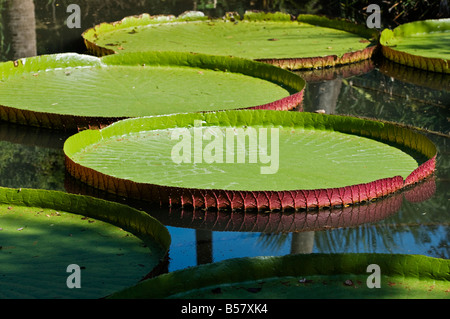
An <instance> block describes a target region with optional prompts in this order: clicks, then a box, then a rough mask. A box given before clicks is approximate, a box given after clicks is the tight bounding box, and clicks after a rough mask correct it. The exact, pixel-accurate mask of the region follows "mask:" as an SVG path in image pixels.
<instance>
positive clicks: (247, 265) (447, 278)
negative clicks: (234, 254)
mask: <svg viewBox="0 0 450 319" xmlns="http://www.w3.org/2000/svg"><path fill="white" fill-rule="evenodd" d="M370 265H372V266H370ZM369 266H370V268H368V267H369ZM378 275H379V277H378ZM449 294H450V260H448V259H440V258H432V257H427V256H421V255H400V254H399V255H396V254H394V255H393V254H310V255H303V254H300V255H287V256H281V257H246V258H236V259H229V260H225V261H222V262H217V263H213V264H207V265H200V266H197V267H192V268H188V269H184V270H178V271H174V272H171V273H168V274H163V275H160V276H158V277H156V278H152V279H149V280H145V281H143V282H141V283H139V284H137V285H135V286H134V287H129V288H127V289H124V290H122V291H120V292H117V293H115V294H113V295H111V296H108V298H111V299H115V298H176V299H195V298H203V299H221V298H225V299H235V298H239V299H254V298H257V299H309V298H313V299H329V298H332V299H347V298H352V299H355V298H356V299H367V298H377V299H379V298H395V299H400V298H419V299H437V298H442V299H447V298H449Z"/></svg>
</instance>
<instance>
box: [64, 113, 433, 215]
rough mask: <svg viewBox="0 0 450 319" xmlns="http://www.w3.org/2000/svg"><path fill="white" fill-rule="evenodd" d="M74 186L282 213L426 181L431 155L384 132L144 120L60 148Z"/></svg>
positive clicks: (288, 118) (416, 140) (321, 118)
mask: <svg viewBox="0 0 450 319" xmlns="http://www.w3.org/2000/svg"><path fill="white" fill-rule="evenodd" d="M64 152H65V156H66V167H67V170H68V172H69V173H70V174H71V175H72V176H74V177H75V178H76V179H80V180H81V181H83V182H85V183H87V184H89V185H91V186H94V187H95V188H99V189H101V190H106V191H109V192H112V193H115V194H118V195H120V196H126V197H129V198H136V199H144V200H148V201H150V202H153V203H158V204H159V203H162V204H170V205H172V206H173V205H181V206H183V207H190V206H192V207H194V208H198V207H200V208H218V209H229V208H231V209H258V210H286V209H301V208H315V207H324V206H326V207H331V206H336V205H346V204H352V203H358V202H362V201H367V200H371V199H374V198H378V197H382V196H385V195H387V194H390V193H392V192H395V191H397V190H400V189H402V188H403V187H404V186H407V185H411V184H413V183H415V182H417V181H419V180H421V179H423V178H425V177H427V176H429V175H430V174H431V173H432V172H433V171H434V167H435V158H436V148H435V146H434V145H433V143H432V142H431V141H430V140H428V139H427V138H426V137H425V136H423V135H421V134H419V133H417V132H415V131H412V130H408V129H406V128H403V127H401V126H398V125H395V124H392V123H383V122H377V121H371V120H366V119H358V118H353V117H346V116H336V115H324V114H314V113H304V112H279V111H265V110H238V111H236V110H235V111H223V112H208V113H191V114H175V115H168V116H159V117H144V118H137V119H129V120H123V121H120V122H116V123H114V124H112V125H111V126H108V127H106V128H104V129H102V130H86V131H83V132H80V133H77V134H75V135H73V136H71V137H70V138H69V139H67V140H66V142H65V144H64Z"/></svg>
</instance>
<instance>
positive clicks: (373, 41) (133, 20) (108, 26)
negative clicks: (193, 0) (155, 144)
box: [82, 11, 379, 70]
mask: <svg viewBox="0 0 450 319" xmlns="http://www.w3.org/2000/svg"><path fill="white" fill-rule="evenodd" d="M194 13H196V12H194ZM200 13H201V12H200ZM208 19H209V18H208V17H206V16H204V15H203V13H201V14H200V15H197V14H192V15H189V12H185V13H183V14H182V15H180V16H178V17H175V16H174V15H155V16H152V15H150V14H148V13H143V14H141V15H135V16H129V17H125V18H123V19H122V20H120V21H115V22H112V23H106V22H103V23H100V24H98V25H96V26H94V27H93V28H90V29H87V30H85V31H84V32H83V33H82V37H83V39H84V43H85V45H86V48H87V50H88V51H89V52H91V53H92V54H94V55H97V56H103V55H109V54H115V53H119V52H120V50H119V49H120V47H119V49H117V50H113V49H110V48H107V47H104V46H100V45H97V44H96V43H95V41H96V39H98V38H99V35H100V34H101V33H103V32H110V31H113V30H118V29H123V28H129V27H133V26H145V25H150V24H164V23H174V22H185V21H207V20H208ZM241 19H242V20H248V21H272V22H275V21H282V22H286V21H296V22H300V23H306V24H310V25H314V26H319V27H324V28H331V29H336V30H341V31H345V32H348V33H352V34H356V35H359V36H361V37H363V38H364V41H366V42H367V43H368V44H369V45H368V46H367V47H366V48H364V49H359V50H354V51H349V52H346V53H344V54H343V55H342V56H337V55H334V54H330V55H322V56H306V57H295V56H293V57H290V58H271V57H267V58H258V59H255V60H256V61H260V62H264V63H268V64H273V65H275V66H278V67H281V68H284V69H290V70H297V69H310V68H324V67H330V66H337V65H343V64H349V63H354V62H357V61H361V60H366V59H369V58H371V57H372V56H373V54H374V53H375V51H376V49H377V48H378V38H379V32H378V31H377V30H376V29H369V28H367V27H365V26H364V25H360V24H356V23H354V22H351V21H349V20H346V19H339V18H329V17H326V16H319V15H311V14H300V15H298V16H297V17H292V16H291V15H289V14H286V13H281V12H276V13H265V12H259V11H246V12H245V14H244V17H242V18H240V17H239V14H237V13H236V12H229V13H227V14H226V15H225V16H224V17H223V18H222V19H220V21H231V22H237V21H239V20H241ZM211 20H212V21H213V20H214V19H211ZM118 50H119V51H118Z"/></svg>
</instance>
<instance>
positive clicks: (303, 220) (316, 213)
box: [65, 175, 436, 233]
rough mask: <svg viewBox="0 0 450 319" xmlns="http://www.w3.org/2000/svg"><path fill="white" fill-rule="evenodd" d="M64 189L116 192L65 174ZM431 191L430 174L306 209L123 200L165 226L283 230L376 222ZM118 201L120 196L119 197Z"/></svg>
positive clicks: (94, 193)
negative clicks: (382, 193) (365, 197)
mask: <svg viewBox="0 0 450 319" xmlns="http://www.w3.org/2000/svg"><path fill="white" fill-rule="evenodd" d="M65 188H66V191H68V192H70V193H74V194H85V195H90V196H95V197H100V198H105V199H108V200H112V201H118V200H119V198H118V197H117V196H116V195H113V194H111V193H106V192H104V191H100V190H98V189H96V188H93V187H91V186H88V185H86V184H84V183H81V182H80V181H78V180H76V179H74V178H72V177H71V176H67V177H66V180H65ZM435 191H436V182H435V176H434V175H432V176H430V177H428V178H426V179H425V180H424V181H421V182H419V183H417V184H416V185H413V186H411V187H407V188H406V189H404V190H402V191H399V192H397V193H395V194H392V195H391V196H386V197H385V198H380V199H377V200H376V201H373V202H372V201H371V202H367V203H362V204H360V205H350V206H342V207H333V208H330V209H323V210H311V211H306V212H305V211H298V212H292V213H286V212H271V213H270V214H266V213H260V212H248V211H247V212H239V213H233V214H230V213H229V212H227V211H215V210H204V209H185V208H180V207H171V208H169V209H167V208H161V209H158V208H156V207H154V205H149V203H148V202H144V201H140V200H132V199H127V200H126V202H125V203H126V204H127V205H129V206H131V207H136V208H138V209H140V210H143V211H147V212H148V213H151V215H152V216H153V217H155V218H156V219H158V220H159V221H160V222H161V223H163V224H164V225H166V226H173V227H179V228H191V229H199V230H208V231H232V232H262V233H287V232H308V231H322V230H329V229H332V228H343V227H356V226H359V225H362V224H366V223H374V222H378V221H381V220H384V219H386V218H388V217H390V216H393V215H395V214H396V213H397V212H399V211H400V209H401V208H402V207H403V203H404V202H405V200H406V201H408V202H414V203H418V202H422V201H425V200H427V199H429V198H431V197H432V196H433V195H434V194H435ZM120 200H123V199H122V198H120Z"/></svg>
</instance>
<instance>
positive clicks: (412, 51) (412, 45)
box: [380, 19, 450, 73]
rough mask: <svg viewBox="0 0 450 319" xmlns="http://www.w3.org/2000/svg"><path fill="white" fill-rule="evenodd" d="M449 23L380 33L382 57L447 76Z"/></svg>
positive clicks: (413, 24)
mask: <svg viewBox="0 0 450 319" xmlns="http://www.w3.org/2000/svg"><path fill="white" fill-rule="evenodd" d="M449 43H450V19H436V20H424V21H415V22H410V23H405V24H403V25H400V26H398V27H396V28H395V29H394V30H390V29H385V30H383V32H382V33H381V37H380V44H381V46H382V52H383V55H384V56H385V57H387V58H388V59H390V60H393V61H395V62H397V63H401V64H405V65H408V66H412V67H415V68H419V69H423V70H427V71H434V72H441V73H450V68H449V63H450V62H449V61H450V46H449Z"/></svg>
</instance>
